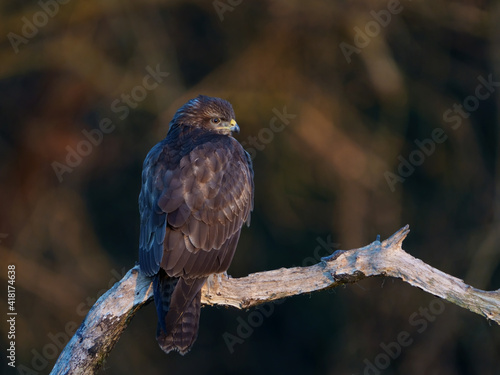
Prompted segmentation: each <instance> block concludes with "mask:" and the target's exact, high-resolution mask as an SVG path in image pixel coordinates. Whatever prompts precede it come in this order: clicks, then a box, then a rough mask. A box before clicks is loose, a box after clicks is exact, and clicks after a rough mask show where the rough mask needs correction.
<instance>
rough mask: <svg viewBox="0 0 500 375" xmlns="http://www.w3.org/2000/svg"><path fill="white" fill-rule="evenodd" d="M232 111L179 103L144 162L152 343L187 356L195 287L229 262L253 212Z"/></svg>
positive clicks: (143, 258)
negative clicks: (155, 318) (154, 326)
mask: <svg viewBox="0 0 500 375" xmlns="http://www.w3.org/2000/svg"><path fill="white" fill-rule="evenodd" d="M238 131H239V127H238V124H237V123H236V121H235V115H234V111H233V108H232V106H231V104H230V103H229V102H227V101H226V100H223V99H219V98H212V97H208V96H203V95H200V96H198V97H197V98H195V99H192V100H190V101H188V102H187V103H186V104H184V105H183V106H182V107H181V108H179V110H178V111H177V112H176V114H175V115H174V117H173V119H172V121H171V122H170V127H169V130H168V133H167V136H166V138H165V139H164V140H162V141H161V142H160V143H158V144H157V145H156V146H154V147H153V148H152V149H151V151H150V152H149V153H148V155H147V156H146V159H145V160H144V165H143V171H142V189H141V193H140V195H139V211H140V215H141V232H140V239H139V265H140V269H141V271H142V272H143V273H144V274H146V275H147V276H151V277H153V288H154V300H155V305H156V310H157V313H158V328H157V334H156V338H157V340H158V344H159V345H160V347H161V348H162V349H163V350H164V351H165V352H166V353H168V352H170V351H172V350H176V351H178V352H179V353H181V354H185V353H186V352H188V351H189V349H190V348H191V346H192V345H193V343H194V341H195V340H196V337H197V336H198V325H199V319H200V304H201V287H202V286H203V284H204V283H205V281H206V279H207V277H208V276H209V275H210V274H213V273H219V272H224V271H226V270H227V269H228V267H229V264H230V263H231V260H232V259H233V255H234V252H235V250H236V245H237V243H238V239H239V237H240V232H241V227H242V226H243V224H244V223H247V225H249V224H250V212H251V211H252V209H253V196H254V185H253V169H252V161H251V159H250V155H249V154H248V153H247V152H246V151H245V150H244V149H243V147H242V146H241V145H240V144H239V143H238V141H236V139H234V138H233V137H232V132H238Z"/></svg>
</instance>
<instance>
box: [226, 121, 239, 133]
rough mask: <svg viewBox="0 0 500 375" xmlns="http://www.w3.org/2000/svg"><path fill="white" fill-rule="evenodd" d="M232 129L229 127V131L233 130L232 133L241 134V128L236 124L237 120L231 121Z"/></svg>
mask: <svg viewBox="0 0 500 375" xmlns="http://www.w3.org/2000/svg"><path fill="white" fill-rule="evenodd" d="M230 125H231V126H230V127H229V130H231V131H232V132H234V133H239V132H240V127H239V126H238V124H237V123H236V120H235V119H231V123H230Z"/></svg>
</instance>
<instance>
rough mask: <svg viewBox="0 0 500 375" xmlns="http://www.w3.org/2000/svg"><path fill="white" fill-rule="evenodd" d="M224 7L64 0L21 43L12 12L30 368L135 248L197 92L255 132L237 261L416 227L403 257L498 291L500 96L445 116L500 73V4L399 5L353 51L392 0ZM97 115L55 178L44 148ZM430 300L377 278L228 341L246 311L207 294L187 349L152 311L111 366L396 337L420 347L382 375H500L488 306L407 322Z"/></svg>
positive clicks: (0, 57)
mask: <svg viewBox="0 0 500 375" xmlns="http://www.w3.org/2000/svg"><path fill="white" fill-rule="evenodd" d="M47 3H49V1H47ZM220 3H223V4H226V5H229V4H231V3H230V2H224V0H222V1H219V2H217V4H220ZM232 3H233V4H236V3H238V2H232ZM214 4H216V3H215V2H214V3H212V2H202V1H171V2H160V1H157V0H149V1H146V2H141V3H139V2H96V1H87V2H75V1H69V2H67V4H60V5H59V6H58V8H57V10H56V11H54V12H55V14H54V15H53V16H50V17H48V18H47V22H46V24H45V25H44V26H43V27H39V29H38V32H37V34H36V35H34V36H32V37H30V38H26V40H27V43H20V44H19V45H18V46H17V48H18V51H17V53H16V52H15V49H14V48H13V46H12V43H11V41H10V40H9V36H8V35H9V33H16V34H17V35H20V36H22V35H23V34H22V33H23V29H22V28H23V25H24V23H25V21H24V19H23V17H26V19H27V20H28V21H31V22H33V17H34V16H36V14H37V13H39V12H41V9H42V8H41V6H40V4H39V3H37V2H35V1H30V2H28V1H17V2H14V1H4V2H3V3H2V4H1V5H0V7H1V8H2V12H1V16H0V17H1V19H2V22H0V25H1V26H0V28H1V29H2V32H1V33H0V35H2V43H1V45H0V61H1V63H0V66H1V70H0V96H1V100H0V120H1V127H0V155H1V158H0V173H1V185H0V189H1V190H0V197H1V198H0V218H1V219H0V232H1V233H4V234H8V236H7V237H6V238H4V237H2V242H1V243H0V249H1V250H0V251H1V253H0V254H1V259H2V265H6V264H8V263H9V264H10V263H14V264H16V269H17V283H16V287H17V305H16V306H17V311H18V313H19V315H18V321H17V338H16V342H17V364H18V365H25V366H27V367H30V368H31V367H32V361H33V359H34V358H35V356H36V353H43V352H44V350H45V351H47V348H48V345H49V344H50V343H52V341H51V339H50V336H49V334H50V333H52V334H56V333H61V332H64V330H65V327H66V325H67V324H68V323H71V322H76V323H78V324H79V323H80V322H81V320H82V319H83V315H84V313H85V311H86V310H87V309H88V308H89V306H90V305H91V304H92V303H93V301H94V300H95V298H96V297H97V296H98V295H99V294H100V293H102V291H103V290H105V289H107V288H108V287H109V286H110V285H111V284H112V283H113V282H114V281H116V279H117V277H119V276H120V274H121V273H122V271H123V270H126V269H128V268H130V267H131V266H132V265H133V264H134V262H136V260H137V243H138V233H139V220H138V219H139V218H138V210H137V197H138V194H139V186H140V178H141V167H142V161H143V159H144V157H145V156H146V154H147V152H148V150H149V149H150V148H151V147H152V146H153V145H154V144H155V143H156V142H158V141H159V140H160V139H162V138H163V137H164V136H165V134H166V132H167V129H168V122H169V120H170V119H171V117H172V115H173V114H174V112H175V110H176V109H177V108H178V107H179V106H180V105H182V104H183V103H184V102H185V101H186V100H187V99H189V98H192V97H194V96H196V95H198V94H200V93H203V94H207V95H213V96H221V97H224V98H226V99H228V100H229V101H231V102H232V104H233V106H234V108H235V112H236V114H237V120H238V123H239V124H240V126H241V128H242V132H241V134H239V135H238V136H237V138H238V139H239V140H240V141H241V142H246V143H247V148H248V147H252V146H251V145H250V146H248V145H249V142H250V138H249V137H256V139H257V140H259V142H260V143H259V145H260V146H259V147H260V148H261V150H258V152H257V153H256V157H255V160H254V163H255V185H256V198H255V210H254V213H253V216H252V225H251V227H250V228H249V229H244V230H243V233H242V237H241V240H240V244H239V249H238V251H237V253H236V256H235V259H234V261H233V264H232V266H231V268H230V270H229V273H230V274H231V275H233V276H243V275H246V274H248V273H251V272H255V271H261V270H267V269H273V268H277V267H283V266H292V265H297V266H299V265H302V264H303V263H304V262H305V261H306V259H310V258H311V257H314V256H315V255H314V254H315V249H316V247H317V246H318V238H319V239H323V240H326V239H327V238H328V236H329V235H331V239H332V241H333V242H335V243H338V244H340V245H339V247H340V248H342V249H349V248H354V247H357V246H360V245H364V244H367V243H368V242H371V241H372V240H374V239H375V236H376V235H377V234H381V235H382V237H386V236H387V235H390V234H391V233H393V232H394V231H395V230H397V229H398V228H399V227H401V226H403V225H404V224H407V223H408V224H410V226H411V229H412V232H411V234H410V236H409V238H408V239H407V241H406V242H405V249H406V250H407V251H408V252H410V253H411V254H413V255H415V256H417V257H420V258H422V259H423V260H424V261H426V262H428V263H430V264H431V265H433V266H435V267H438V268H440V269H442V270H443V271H445V272H447V273H450V274H452V275H454V276H457V277H459V278H463V279H465V281H466V282H468V283H471V284H472V285H474V286H476V287H479V288H484V289H496V288H499V287H500V267H499V264H500V250H499V249H498V245H499V243H500V238H499V236H500V235H499V233H500V231H499V224H500V222H499V220H500V206H499V202H500V200H499V193H498V192H499V191H500V185H499V173H498V171H499V163H498V152H499V134H498V125H497V124H498V120H499V119H498V100H499V99H498V98H499V95H498V92H497V89H495V91H494V92H493V93H492V94H491V96H490V97H489V98H487V99H485V100H481V101H480V102H479V105H478V108H477V110H475V111H473V112H472V113H470V116H469V117H468V118H464V119H462V121H461V126H460V127H458V128H457V129H456V130H454V129H452V128H451V125H452V123H449V122H446V121H445V120H444V118H443V115H444V113H445V111H447V110H448V109H450V108H453V105H454V103H457V104H461V103H462V102H463V100H464V99H465V98H466V97H468V96H469V95H474V93H475V89H476V87H477V85H478V77H479V76H482V77H484V78H485V79H487V77H488V76H489V75H492V77H493V80H494V81H499V80H500V53H499V51H500V49H499V45H500V26H499V25H500V7H499V5H498V3H497V2H487V1H468V0H464V1H437V2H432V3H429V2H415V1H413V2H410V1H402V2H401V5H400V6H401V7H402V8H403V9H402V11H401V12H399V13H397V14H392V16H391V20H390V21H389V22H388V23H387V26H385V27H381V28H380V32H379V33H378V35H376V36H374V37H373V38H370V42H369V44H368V45H367V46H366V47H364V48H361V49H360V51H359V53H353V54H352V55H350V60H351V61H350V62H348V61H347V60H346V58H345V56H344V54H343V53H342V50H341V48H340V47H339V46H340V44H341V43H342V42H344V43H349V44H351V45H354V37H355V35H356V29H354V28H355V27H358V28H360V29H361V30H364V29H365V27H366V25H368V22H370V21H373V14H371V13H370V12H371V11H375V12H379V11H381V10H383V9H387V7H388V2H387V1H369V0H365V1H356V2H354V1H311V2H307V3H306V2H299V1H286V2H285V1H283V2H278V1H251V2H250V1H243V2H240V3H239V5H236V6H230V7H231V10H227V11H226V12H225V13H223V14H222V15H219V14H218V12H217V10H216V9H215V7H214ZM54 9H55V8H53V10H54ZM38 17H42V16H40V15H38ZM42 21H43V18H40V19H39V20H38V21H37V22H39V23H40V22H42ZM10 35H11V36H12V34H10ZM148 66H149V67H151V68H152V69H155V67H157V66H159V67H160V70H161V71H163V72H169V73H170V75H169V76H168V77H166V78H164V80H163V81H162V82H161V83H160V84H159V85H158V86H157V87H156V88H155V89H152V90H150V91H147V96H146V97H145V98H144V100H141V101H138V103H137V105H135V103H134V106H133V107H132V106H129V113H128V114H127V116H125V118H120V117H121V116H120V113H117V112H116V106H115V107H113V103H114V102H115V101H116V100H118V101H119V103H120V104H121V105H123V99H122V95H123V94H125V95H130V94H131V93H133V92H134V91H133V90H134V89H135V90H136V91H135V93H136V96H137V95H138V94H140V92H139V91H137V90H138V89H136V87H137V86H138V85H142V84H143V79H144V77H145V76H146V75H147V74H148V73H147V70H146V68H147V67H148ZM284 107H286V111H287V112H288V113H289V114H294V115H296V117H295V118H293V119H291V120H290V122H289V124H287V125H286V127H284V129H283V130H282V131H279V132H274V133H272V137H271V138H272V139H271V138H270V136H269V132H267V133H266V134H264V133H263V130H262V129H264V128H270V121H271V119H272V118H273V116H275V112H273V109H276V110H278V111H283V109H284ZM122 114H123V113H122ZM105 118H109V119H111V120H112V124H113V131H111V132H110V133H109V134H103V138H102V142H101V143H99V144H98V145H96V146H94V147H93V148H92V150H91V152H90V153H89V154H88V156H85V157H82V160H81V162H79V163H78V165H77V166H75V167H74V168H73V171H72V172H71V173H65V174H63V176H62V177H63V178H62V182H59V180H58V178H57V176H56V173H55V172H54V170H53V166H52V163H53V162H54V161H57V162H61V163H65V158H66V157H67V154H68V149H67V147H68V146H69V147H71V148H73V149H75V148H76V147H78V145H79V143H81V142H82V140H85V139H86V138H85V136H84V133H83V131H84V130H85V131H87V132H91V131H92V130H96V129H99V125H100V123H101V121H102V120H103V119H105ZM438 127H439V128H442V129H444V131H445V133H446V134H447V136H448V139H447V140H446V141H445V142H444V143H442V144H438V145H437V146H436V149H435V151H434V152H433V153H432V154H431V155H430V156H427V157H426V158H425V161H424V162H423V163H422V165H420V166H417V167H415V171H414V172H413V173H412V174H411V176H409V177H408V178H406V180H405V181H404V182H403V183H397V184H396V185H395V191H394V192H392V191H391V189H390V187H389V185H388V184H387V182H386V179H385V177H384V173H385V172H387V171H389V172H392V173H396V174H397V173H398V172H397V169H398V164H399V163H400V160H399V159H398V156H399V155H401V156H402V157H403V158H405V159H408V157H409V155H410V153H411V152H412V151H414V150H416V149H417V146H416V145H415V139H418V140H420V141H422V140H424V139H427V138H429V137H430V135H431V133H432V131H433V129H435V128H438ZM264 132H265V131H264ZM266 135H267V136H268V137H267V138H263V137H264V136H266ZM316 253H317V254H320V256H323V255H326V254H324V253H321V252H319V251H317V252H316ZM6 274H7V273H6V268H4V271H2V272H1V273H0V275H1V279H2V280H4V283H6V279H5V277H6ZM432 300H433V299H432V297H431V296H429V295H427V294H425V293H422V292H421V291H419V290H416V289H412V288H410V287H409V286H408V285H403V284H402V283H401V282H399V281H394V280H382V279H380V278H377V279H370V280H365V281H364V282H361V283H359V284H356V285H349V286H346V287H344V288H338V289H336V290H334V291H329V292H322V293H316V294H313V295H310V296H300V297H296V298H292V299H289V300H286V301H285V302H284V303H283V304H279V305H276V306H275V308H274V312H273V313H272V314H271V316H270V317H268V318H266V319H264V321H263V323H262V325H261V326H259V327H257V328H255V330H254V332H253V333H252V334H251V335H250V337H249V338H246V339H244V340H243V341H244V342H243V343H241V344H237V345H235V346H234V354H231V353H230V351H229V350H228V348H227V346H226V344H225V343H224V340H223V336H222V335H223V333H224V332H229V333H231V334H234V335H236V330H237V327H238V324H239V320H237V319H238V318H241V319H243V321H246V319H247V318H248V316H249V314H250V313H251V311H237V310H231V309H221V308H204V309H203V313H202V317H201V329H200V336H199V339H198V341H197V343H196V345H195V346H194V349H193V350H192V352H191V353H189V354H188V355H187V356H186V357H180V356H178V355H176V354H171V355H169V356H166V355H164V353H163V352H161V350H160V349H159V348H158V346H157V344H156V341H155V338H154V337H155V330H156V316H155V312H154V309H153V307H152V306H148V307H147V308H145V309H143V310H142V311H140V312H139V313H138V314H137V316H136V317H135V318H134V319H133V321H132V323H131V325H130V327H129V329H127V331H126V332H125V334H124V335H123V337H122V338H121V339H120V341H119V343H118V344H117V347H116V348H115V350H114V351H113V352H112V354H111V356H110V358H109V360H108V361H107V363H106V365H105V370H104V371H103V373H107V374H135V373H147V374H163V373H169V374H185V373H197V374H213V373H238V374H253V373H257V372H264V373H270V372H276V373H290V374H299V373H300V374H303V373H311V374H313V373H314V374H325V373H330V374H344V373H345V374H347V373H349V374H351V373H352V374H361V373H363V371H364V369H365V362H364V360H365V359H367V360H368V361H371V362H373V361H374V360H375V358H376V357H377V355H379V354H380V353H382V352H383V351H382V349H381V347H380V344H381V343H382V342H383V343H389V342H393V341H395V340H396V338H397V336H398V334H399V333H400V332H401V331H407V332H409V333H410V335H411V338H412V339H413V340H414V341H413V343H412V345H411V346H409V347H406V348H404V349H403V351H402V353H401V355H400V356H398V358H396V359H395V360H393V361H391V363H390V365H389V367H388V368H387V369H386V370H385V371H384V374H403V373H404V374H428V373H436V374H493V373H498V368H500V362H499V361H500V360H499V357H498V353H499V352H500V329H499V327H497V326H492V325H490V324H489V323H488V322H487V321H485V320H484V319H483V318H480V317H479V316H476V315H474V314H472V313H470V312H468V311H465V310H461V309H459V308H458V307H456V306H451V305H448V304H446V308H445V311H444V312H443V313H442V314H440V315H439V316H437V317H436V319H435V321H433V322H429V324H428V327H427V328H426V330H425V331H424V332H422V333H419V332H417V330H416V327H415V326H412V325H411V324H410V321H409V319H410V317H411V316H412V314H413V313H415V312H418V311H419V308H420V307H428V306H429V304H430V303H431V301H432ZM0 302H1V304H2V305H3V306H6V301H5V294H4V295H2V296H0ZM5 329H6V326H5V325H2V334H1V339H0V340H1V341H2V342H4V341H6V331H4V330H5ZM56 354H57V353H56ZM0 361H2V364H3V365H5V366H6V363H4V361H5V356H2V357H1V359H0ZM54 362H55V358H49V360H48V361H47V362H46V364H45V365H44V364H43V363H42V364H40V366H41V367H43V368H44V370H43V371H41V372H40V373H47V372H48V370H49V369H50V368H51V366H52V364H53V363H54ZM195 371H196V372H195Z"/></svg>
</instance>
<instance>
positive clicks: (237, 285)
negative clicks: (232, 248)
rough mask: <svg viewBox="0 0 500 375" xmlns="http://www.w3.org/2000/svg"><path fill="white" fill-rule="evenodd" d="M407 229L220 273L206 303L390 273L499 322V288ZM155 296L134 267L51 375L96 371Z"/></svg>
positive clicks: (269, 297)
mask: <svg viewBox="0 0 500 375" xmlns="http://www.w3.org/2000/svg"><path fill="white" fill-rule="evenodd" d="M408 232H409V229H408V226H405V227H404V228H401V229H400V230H399V231H398V232H396V233H395V234H394V235H392V236H391V237H390V238H389V239H387V240H385V241H383V242H380V241H375V242H373V243H371V244H369V245H368V246H365V247H362V248H359V249H354V250H347V251H343V250H340V251H337V252H335V253H334V254H333V255H332V256H330V257H328V258H325V259H323V260H322V262H320V263H318V264H316V265H313V266H310V267H294V268H281V269H278V270H273V271H266V272H259V273H254V274H250V275H248V276H247V277H242V278H238V279H233V278H231V277H227V276H225V275H215V276H213V277H211V278H210V279H209V281H208V282H207V284H206V285H205V286H204V287H203V290H202V303H203V304H206V305H224V306H233V307H236V308H240V309H244V308H248V307H251V306H255V305H259V304H262V303H265V302H270V301H274V300H277V299H281V298H285V297H290V296H294V295H298V294H302V293H310V292H314V291H319V290H323V289H329V288H334V287H336V286H338V285H341V284H345V283H354V282H357V281H359V280H361V279H364V278H366V277H371V276H391V277H396V278H400V279H402V280H403V281H405V282H407V283H409V284H410V285H413V286H416V287H418V288H420V289H422V290H424V291H426V292H429V293H431V294H433V295H435V296H438V297H441V298H443V299H446V300H448V301H450V302H452V303H454V304H457V305H459V306H461V307H463V308H465V309H468V310H470V311H473V312H475V313H477V314H479V315H482V316H484V317H486V318H487V319H490V320H493V321H495V322H497V323H499V324H500V290H497V291H492V292H487V291H483V290H479V289H476V288H473V287H471V286H469V285H467V284H465V283H464V282H463V281H462V280H460V279H457V278H455V277H453V276H450V275H448V274H446V273H444V272H441V271H439V270H437V269H435V268H433V267H431V266H429V265H427V264H426V263H424V262H422V261H421V260H419V259H417V258H414V257H412V256H411V255H409V254H408V253H406V252H405V251H404V250H403V249H402V247H401V246H402V242H403V240H404V239H405V238H406V236H407V234H408ZM152 298H153V294H152V284H151V279H149V278H146V277H145V276H143V275H142V274H141V273H140V272H139V268H138V266H135V267H134V268H132V269H131V270H130V271H129V272H128V273H127V274H126V275H125V276H124V277H123V279H122V280H121V281H119V282H117V283H116V284H115V285H114V286H113V287H112V288H111V289H110V290H109V291H108V292H107V293H105V294H104V295H103V296H101V298H99V300H98V301H97V302H96V303H95V305H94V306H93V307H92V309H91V310H90V311H89V313H88V315H87V316H86V317H85V319H84V321H83V323H82V325H81V326H80V328H79V329H78V331H77V332H76V333H75V335H74V336H73V338H72V339H71V340H70V342H69V343H68V345H67V346H66V347H65V349H64V350H63V352H62V353H61V355H60V356H59V358H58V360H57V363H56V365H55V366H54V368H53V369H52V372H51V374H93V373H94V372H95V371H96V370H97V369H98V368H99V367H100V366H101V364H102V362H103V360H104V359H105V358H106V357H107V355H108V354H109V352H110V351H111V349H112V348H113V346H114V345H115V343H116V342H117V341H118V339H119V338H120V335H121V333H122V332H123V331H124V330H125V328H126V327H127V325H128V323H129V321H130V320H131V319H132V317H133V316H134V315H135V313H136V312H137V310H139V309H140V308H141V307H142V306H143V305H144V304H146V303H148V302H150V301H151V300H152Z"/></svg>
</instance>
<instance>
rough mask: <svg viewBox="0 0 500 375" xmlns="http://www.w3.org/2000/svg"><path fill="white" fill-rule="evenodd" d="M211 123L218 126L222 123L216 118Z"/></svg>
mask: <svg viewBox="0 0 500 375" xmlns="http://www.w3.org/2000/svg"><path fill="white" fill-rule="evenodd" d="M211 121H212V124H218V123H219V122H220V118H218V117H214V118H213V119H212V120H211Z"/></svg>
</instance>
